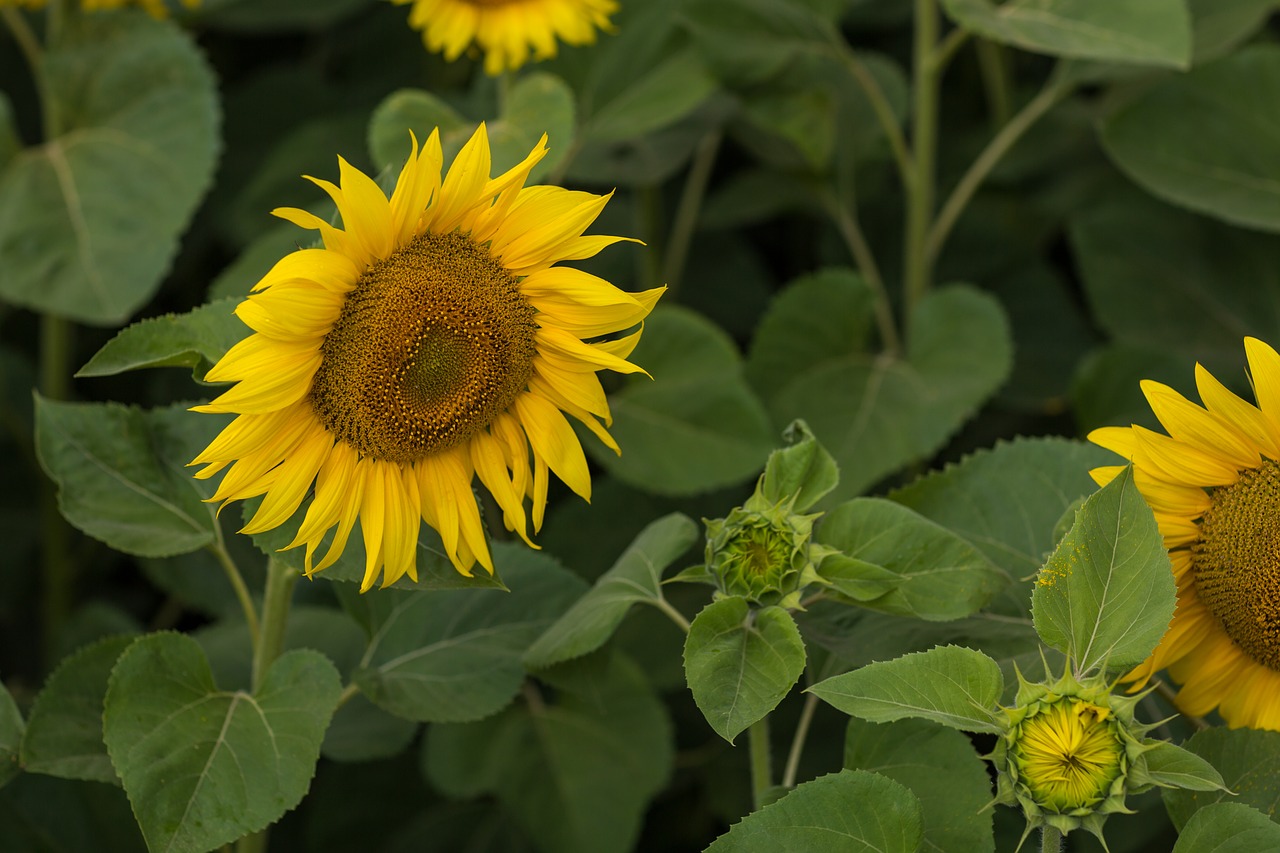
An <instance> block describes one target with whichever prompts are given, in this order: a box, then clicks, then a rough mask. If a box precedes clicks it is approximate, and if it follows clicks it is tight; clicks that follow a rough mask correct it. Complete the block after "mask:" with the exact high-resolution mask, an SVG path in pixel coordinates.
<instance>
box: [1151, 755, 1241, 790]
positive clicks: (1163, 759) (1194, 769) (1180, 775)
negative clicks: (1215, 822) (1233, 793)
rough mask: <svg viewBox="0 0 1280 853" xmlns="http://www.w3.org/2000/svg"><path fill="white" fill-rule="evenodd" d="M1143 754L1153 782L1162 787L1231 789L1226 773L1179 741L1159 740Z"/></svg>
mask: <svg viewBox="0 0 1280 853" xmlns="http://www.w3.org/2000/svg"><path fill="white" fill-rule="evenodd" d="M1142 757H1143V758H1145V759H1146V762H1147V775H1148V776H1149V777H1150V778H1151V782H1152V783H1153V784H1155V785H1159V786H1160V787H1162V788H1182V789H1184V790H1190V791H1221V792H1223V793H1225V794H1229V793H1230V791H1228V790H1227V789H1226V788H1225V787H1224V786H1223V784H1222V774H1220V773H1219V772H1218V771H1217V770H1216V769H1215V768H1214V766H1213V765H1212V764H1210V763H1209V762H1208V761H1206V760H1204V759H1203V758H1201V757H1200V756H1198V755H1196V754H1195V753H1194V752H1191V751H1190V750H1187V749H1183V748H1182V747H1180V746H1177V745H1176V744H1172V743H1157V744H1156V745H1155V746H1153V747H1152V748H1151V749H1149V750H1147V751H1146V752H1144V753H1143V754H1142Z"/></svg>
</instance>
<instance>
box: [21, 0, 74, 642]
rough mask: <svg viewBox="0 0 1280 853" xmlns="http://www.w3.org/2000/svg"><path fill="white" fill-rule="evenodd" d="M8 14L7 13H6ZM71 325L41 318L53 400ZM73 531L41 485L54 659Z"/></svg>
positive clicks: (66, 392) (44, 367) (69, 596)
mask: <svg viewBox="0 0 1280 853" xmlns="http://www.w3.org/2000/svg"><path fill="white" fill-rule="evenodd" d="M6 11H8V10H6ZM71 349H72V327H71V323H70V322H69V321H67V320H64V319H62V318H61V317H54V316H52V315H49V314H46V315H45V316H43V317H41V318H40V393H42V394H43V395H44V396H45V397H46V398H48V399H50V400H67V399H70V397H71V380H70V376H71ZM71 535H72V534H71V527H70V526H69V525H68V524H67V523H66V521H64V520H63V518H62V513H61V512H59V510H58V493H57V488H56V487H55V486H54V484H53V481H52V480H49V479H47V478H42V479H41V482H40V536H41V562H42V567H41V568H42V570H43V577H44V586H43V602H42V613H41V615H42V617H43V621H44V650H45V655H46V656H48V655H51V654H52V653H53V649H54V647H55V646H56V644H57V637H58V634H59V633H60V632H61V630H62V626H63V625H65V624H66V621H67V618H68V616H70V614H71V602H72V600H73V598H74V595H73V590H74V589H75V580H76V578H75V575H76V566H75V562H74V561H73V560H72V559H71V551H70V547H69V546H70V541H71Z"/></svg>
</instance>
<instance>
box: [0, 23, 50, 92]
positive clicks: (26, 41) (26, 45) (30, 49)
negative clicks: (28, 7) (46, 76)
mask: <svg viewBox="0 0 1280 853" xmlns="http://www.w3.org/2000/svg"><path fill="white" fill-rule="evenodd" d="M0 19H3V20H4V23H5V26H7V27H8V28H9V32H11V33H13V38H14V41H16V42H17V43H18V49H19V50H21V51H22V55H23V56H25V57H26V59H27V64H28V65H30V66H31V72H32V73H33V74H36V75H39V73H40V65H41V62H42V61H43V58H44V48H42V47H41V46H40V40H39V39H37V38H36V34H35V32H34V31H33V30H32V29H31V27H30V25H29V24H27V19H26V18H24V17H22V14H21V13H20V12H19V11H18V10H17V9H14V8H12V7H9V6H5V7H3V8H0Z"/></svg>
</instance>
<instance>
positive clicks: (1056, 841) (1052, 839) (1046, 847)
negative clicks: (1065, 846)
mask: <svg viewBox="0 0 1280 853" xmlns="http://www.w3.org/2000/svg"><path fill="white" fill-rule="evenodd" d="M1061 851H1062V833H1061V832H1059V831H1058V830H1056V829H1054V828H1053V827H1052V826H1046V827H1043V828H1041V830H1040V853H1061Z"/></svg>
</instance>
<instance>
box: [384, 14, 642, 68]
mask: <svg viewBox="0 0 1280 853" xmlns="http://www.w3.org/2000/svg"><path fill="white" fill-rule="evenodd" d="M392 2H393V3H395V4H397V5H401V6H402V5H404V4H406V3H412V4H413V8H412V9H411V10H410V11H409V25H410V26H412V27H413V28H414V29H417V30H421V31H422V41H423V43H424V44H426V46H427V49H428V50H430V51H432V52H434V53H443V54H444V58H445V59H447V60H449V61H450V62H452V61H453V60H455V59H457V58H458V57H459V56H461V55H462V53H463V51H465V50H467V49H468V48H470V47H472V45H474V46H476V47H478V48H479V49H480V50H481V51H483V52H484V70H485V73H487V74H491V75H497V74H501V73H502V72H503V71H514V70H516V69H517V68H519V67H520V66H522V65H524V64H525V63H526V62H528V61H529V60H530V53H532V58H533V59H534V60H541V59H550V58H551V57H553V56H555V55H556V42H557V41H562V42H564V43H565V44H572V45H584V44H594V43H595V40H596V31H597V30H604V31H606V32H608V31H611V30H612V25H611V24H610V23H609V16H610V15H612V14H613V13H614V12H616V11H618V4H617V3H616V2H615V1H614V0H392Z"/></svg>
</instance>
